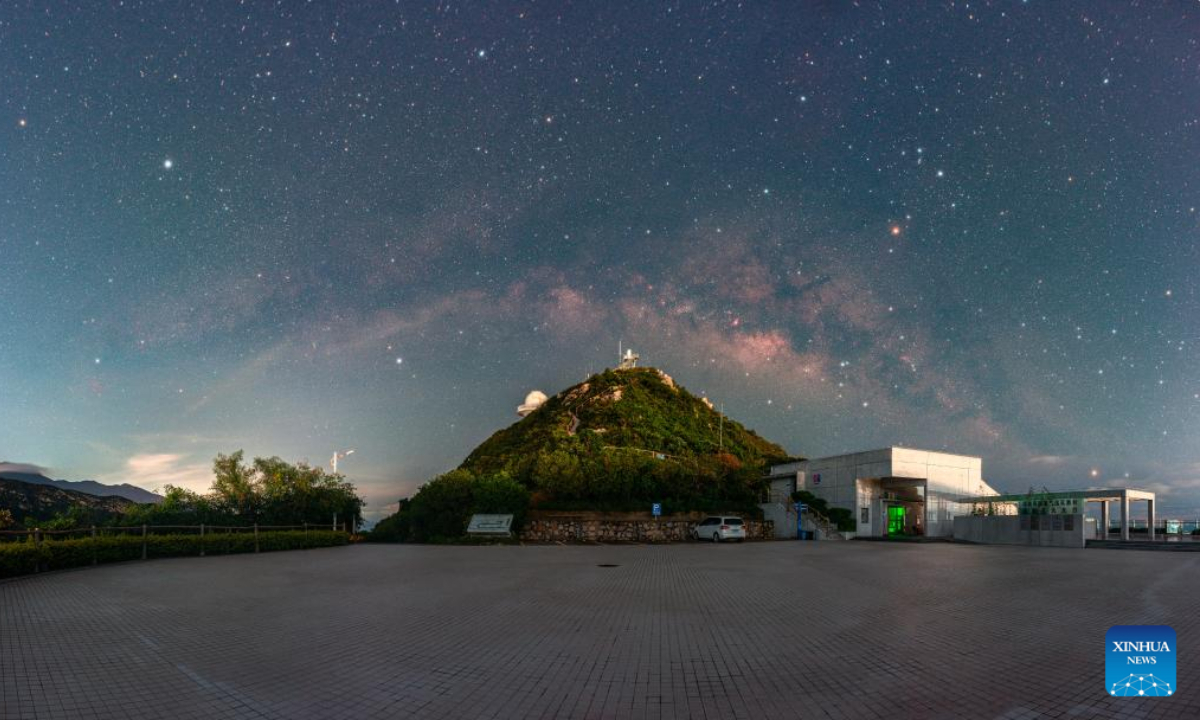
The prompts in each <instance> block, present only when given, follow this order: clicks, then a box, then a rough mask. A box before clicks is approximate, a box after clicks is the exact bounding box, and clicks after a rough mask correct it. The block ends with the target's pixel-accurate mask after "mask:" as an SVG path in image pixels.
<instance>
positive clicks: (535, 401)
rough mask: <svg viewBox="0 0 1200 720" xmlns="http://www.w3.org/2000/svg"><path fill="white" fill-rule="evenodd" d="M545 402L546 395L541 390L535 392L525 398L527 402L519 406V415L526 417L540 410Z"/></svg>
mask: <svg viewBox="0 0 1200 720" xmlns="http://www.w3.org/2000/svg"><path fill="white" fill-rule="evenodd" d="M544 402H546V393H544V392H542V391H541V390H534V391H532V392H530V393H529V394H528V395H526V396H525V402H523V403H521V404H520V405H518V406H517V414H518V415H520V416H521V417H525V416H526V415H528V414H529V413H531V412H533V411H534V410H537V409H538V408H540V407H541V406H542V403H544Z"/></svg>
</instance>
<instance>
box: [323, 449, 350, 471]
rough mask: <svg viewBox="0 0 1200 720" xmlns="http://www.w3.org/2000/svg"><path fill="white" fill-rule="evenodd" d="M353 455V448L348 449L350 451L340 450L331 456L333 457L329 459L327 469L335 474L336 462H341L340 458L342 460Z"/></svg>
mask: <svg viewBox="0 0 1200 720" xmlns="http://www.w3.org/2000/svg"><path fill="white" fill-rule="evenodd" d="M353 454H354V449H353V448H352V449H350V450H342V451H340V452H335V453H334V454H333V457H331V458H330V459H329V467H331V468H333V472H334V474H337V464H338V460H341V459H342V458H344V457H349V456H351V455H353Z"/></svg>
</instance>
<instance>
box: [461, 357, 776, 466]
mask: <svg viewBox="0 0 1200 720" xmlns="http://www.w3.org/2000/svg"><path fill="white" fill-rule="evenodd" d="M576 421H578V422H576ZM572 428H574V434H572ZM609 447H615V448H627V449H628V448H636V449H638V450H640V451H643V452H646V453H662V454H666V455H669V456H676V457H683V458H688V459H691V458H705V457H707V458H711V457H713V456H715V455H717V454H718V453H724V454H728V455H730V456H731V457H734V458H736V459H737V460H738V462H739V463H741V464H742V465H747V466H753V467H757V468H759V469H763V468H764V467H765V466H766V465H767V464H769V463H772V462H781V461H784V460H787V459H789V458H788V453H787V451H786V450H784V449H783V448H782V447H780V446H778V445H776V444H775V443H772V442H769V441H767V440H764V439H762V438H761V437H759V436H758V435H757V434H756V433H755V432H753V431H752V430H747V429H746V428H745V427H743V426H742V425H741V423H738V422H736V421H734V420H731V419H729V418H727V417H726V418H722V417H721V415H720V414H719V413H717V412H715V411H714V410H713V409H712V408H710V407H708V405H706V404H705V403H704V401H703V400H701V399H700V398H698V397H696V396H694V395H692V394H691V393H689V392H688V391H687V390H686V389H684V388H683V387H680V386H678V385H672V384H668V383H667V382H666V380H664V378H663V376H662V375H661V374H660V373H659V371H658V370H656V369H654V368H638V369H634V370H619V371H617V370H606V371H605V372H603V373H600V374H598V375H593V376H592V377H590V378H588V379H587V381H585V382H583V383H581V384H579V385H576V386H574V387H571V388H568V389H567V390H564V391H563V392H561V393H559V394H557V395H555V396H554V397H552V398H550V399H548V400H547V401H546V402H545V403H544V404H543V405H542V406H541V407H539V408H538V409H537V410H536V411H534V412H533V413H530V414H529V415H528V416H527V417H525V418H524V419H523V420H521V421H520V422H517V423H515V424H513V425H511V426H509V427H507V428H505V429H503V430H500V431H499V432H497V433H495V434H493V435H492V436H491V437H490V438H488V439H487V440H486V441H484V442H483V444H481V445H480V446H479V447H477V448H476V449H475V450H474V451H473V452H472V453H471V454H470V455H469V456H468V457H467V459H466V460H465V461H463V464H462V467H463V468H465V469H469V470H471V471H472V472H474V473H475V474H477V475H486V474H490V473H492V472H497V471H500V470H504V471H507V472H508V473H509V474H510V475H512V476H513V477H514V478H516V479H517V480H520V481H521V482H523V483H525V484H526V485H527V486H532V485H534V482H533V481H532V480H533V475H534V473H535V472H536V470H537V467H538V465H539V464H540V462H541V459H540V457H539V456H541V455H542V454H544V453H549V454H551V455H553V454H554V453H555V452H556V451H562V452H565V453H566V454H568V455H573V456H577V457H582V456H596V455H598V454H599V453H600V452H602V450H603V449H604V448H609Z"/></svg>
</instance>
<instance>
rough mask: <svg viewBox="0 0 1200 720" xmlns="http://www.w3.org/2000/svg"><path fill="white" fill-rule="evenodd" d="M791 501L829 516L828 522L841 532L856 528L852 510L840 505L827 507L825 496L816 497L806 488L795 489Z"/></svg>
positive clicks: (851, 530)
mask: <svg viewBox="0 0 1200 720" xmlns="http://www.w3.org/2000/svg"><path fill="white" fill-rule="evenodd" d="M792 501H793V502H802V503H804V504H806V505H808V506H809V507H810V508H812V509H813V510H816V511H817V512H819V513H821V514H822V515H824V516H825V517H827V518H829V522H831V523H833V524H834V525H836V526H837V529H838V530H839V531H841V532H853V531H854V530H856V529H857V528H858V524H857V522H856V521H855V517H854V511H853V510H847V509H846V508H840V507H829V505H828V503H826V502H825V498H820V497H817V496H816V495H813V494H812V493H810V492H808V491H807V490H797V491H796V492H794V493H792Z"/></svg>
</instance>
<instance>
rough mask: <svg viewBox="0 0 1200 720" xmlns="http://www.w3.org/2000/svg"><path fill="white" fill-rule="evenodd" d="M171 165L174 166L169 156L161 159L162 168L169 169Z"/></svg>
mask: <svg viewBox="0 0 1200 720" xmlns="http://www.w3.org/2000/svg"><path fill="white" fill-rule="evenodd" d="M173 167H175V161H174V160H172V159H171V158H167V159H166V160H163V169H164V170H170V169H171V168H173Z"/></svg>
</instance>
